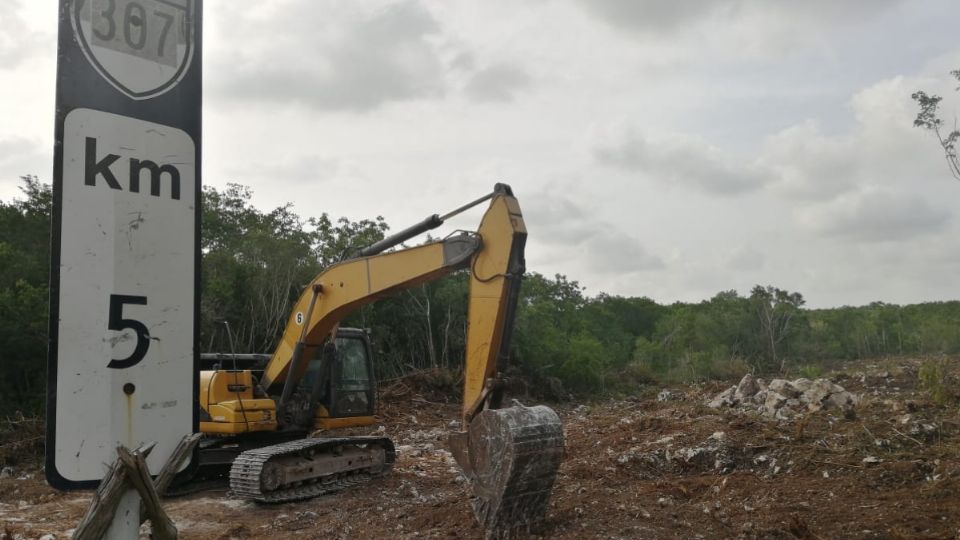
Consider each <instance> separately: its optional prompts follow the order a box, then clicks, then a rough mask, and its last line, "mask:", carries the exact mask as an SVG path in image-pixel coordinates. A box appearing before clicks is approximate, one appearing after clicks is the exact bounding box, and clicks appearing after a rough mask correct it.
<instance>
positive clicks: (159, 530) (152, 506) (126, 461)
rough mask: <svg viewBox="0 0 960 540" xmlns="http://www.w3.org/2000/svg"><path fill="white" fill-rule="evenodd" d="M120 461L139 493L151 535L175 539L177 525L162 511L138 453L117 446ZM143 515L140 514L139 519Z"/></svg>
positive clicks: (159, 539)
mask: <svg viewBox="0 0 960 540" xmlns="http://www.w3.org/2000/svg"><path fill="white" fill-rule="evenodd" d="M117 454H119V455H120V461H122V462H123V466H124V467H125V468H126V470H127V479H128V480H130V483H131V484H133V487H134V488H136V490H137V492H138V493H140V505H141V507H145V508H146V512H145V513H146V515H147V517H148V518H149V519H150V526H151V529H152V532H153V537H154V538H156V539H157V540H176V538H177V527H176V526H175V525H174V524H173V522H172V521H170V517H169V516H167V513H166V512H164V511H163V506H162V505H161V504H160V496H159V495H157V490H156V489H155V488H154V487H153V481H152V480H151V479H150V469H149V468H147V462H146V461H145V460H144V459H143V456H142V455H140V454H135V453H132V452H130V451H129V450H127V449H126V448H124V447H122V446H120V447H118V448H117ZM142 519H143V515H142V514H141V520H142Z"/></svg>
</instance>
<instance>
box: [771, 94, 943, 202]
mask: <svg viewBox="0 0 960 540" xmlns="http://www.w3.org/2000/svg"><path fill="white" fill-rule="evenodd" d="M931 87H933V88H935V89H937V90H938V91H941V90H944V89H943V88H942V83H940V84H937V83H934V82H933V81H929V80H924V79H906V78H904V77H894V78H891V79H887V80H883V81H880V82H877V83H875V84H872V85H870V86H868V87H866V88H864V89H862V90H860V91H858V92H857V93H856V94H854V95H853V96H852V98H851V99H850V109H851V110H852V112H853V117H854V124H853V126H852V128H851V129H850V130H849V131H847V132H845V133H840V134H827V133H824V132H823V131H822V130H821V128H820V127H819V125H818V123H817V122H815V121H813V120H806V121H804V122H802V123H800V124H797V125H794V126H791V127H789V128H786V129H784V130H782V131H780V132H779V133H776V134H773V135H771V136H769V137H767V139H766V140H765V141H764V143H763V145H762V150H761V158H760V163H761V164H762V165H763V166H764V167H766V168H769V169H771V170H773V171H775V172H776V175H777V181H776V182H775V183H774V184H772V185H771V187H772V188H773V190H774V191H775V192H776V193H778V194H780V195H782V196H785V197H789V198H799V199H801V200H802V201H808V202H818V201H820V202H822V201H828V200H831V199H834V198H836V197H838V196H841V195H843V194H847V193H851V192H856V191H857V190H859V189H863V188H878V187H897V186H899V187H906V186H915V185H917V183H918V182H920V183H926V182H930V183H931V184H932V183H934V182H937V181H938V180H937V177H939V176H947V174H948V173H947V170H946V167H945V165H943V162H942V156H940V155H939V154H940V151H939V149H938V148H937V146H936V143H935V142H934V141H932V140H930V138H929V137H927V136H926V135H927V134H925V133H924V132H922V131H921V130H919V129H917V128H914V127H913V118H914V117H915V116H916V105H915V104H914V103H913V101H912V100H911V99H910V94H911V92H913V91H914V90H916V89H917V88H931ZM946 90H947V91H950V89H946Z"/></svg>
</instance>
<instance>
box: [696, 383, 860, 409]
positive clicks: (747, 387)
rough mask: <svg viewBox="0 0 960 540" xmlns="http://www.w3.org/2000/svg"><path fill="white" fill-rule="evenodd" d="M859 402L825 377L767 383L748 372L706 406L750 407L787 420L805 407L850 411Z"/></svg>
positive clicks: (718, 407) (855, 397)
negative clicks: (738, 381)
mask: <svg viewBox="0 0 960 540" xmlns="http://www.w3.org/2000/svg"><path fill="white" fill-rule="evenodd" d="M858 402H859V398H858V397H857V396H856V395H855V394H852V393H850V392H847V391H846V390H844V388H843V387H842V386H840V385H837V384H834V383H832V382H830V381H829V380H827V379H816V380H813V381H811V380H810V379H805V378H800V379H796V380H793V381H788V380H786V379H773V380H772V381H770V382H769V383H767V382H766V381H765V380H763V379H760V378H754V376H753V375H751V374H749V373H747V374H746V375H744V376H743V379H741V380H740V383H739V384H737V385H736V386H731V387H730V388H728V389H726V390H724V391H723V392H721V393H720V394H718V395H717V396H716V397H714V398H713V399H712V400H710V401H709V402H708V403H707V406H708V407H712V408H714V409H721V408H726V407H739V408H742V409H753V410H756V412H758V413H760V414H762V415H764V416H769V417H772V418H777V419H781V420H786V419H789V418H792V417H793V416H795V415H796V414H798V413H800V412H802V411H804V410H808V411H819V410H821V409H840V410H849V409H851V408H853V407H854V406H856V405H857V403H858Z"/></svg>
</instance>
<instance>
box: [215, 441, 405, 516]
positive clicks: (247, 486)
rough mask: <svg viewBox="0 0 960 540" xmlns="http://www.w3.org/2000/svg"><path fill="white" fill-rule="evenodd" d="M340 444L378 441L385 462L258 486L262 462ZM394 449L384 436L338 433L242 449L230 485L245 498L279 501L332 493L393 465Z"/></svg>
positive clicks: (387, 469)
mask: <svg viewBox="0 0 960 540" xmlns="http://www.w3.org/2000/svg"><path fill="white" fill-rule="evenodd" d="M342 445H357V446H359V445H364V446H366V445H379V446H382V447H383V449H384V450H385V451H386V452H385V453H386V456H385V460H386V461H385V463H383V464H377V465H374V466H372V467H368V468H366V469H355V470H351V471H346V472H342V473H334V474H330V475H326V476H322V477H318V478H315V479H311V480H307V481H304V482H297V483H296V484H294V485H290V486H281V487H280V488H278V489H276V490H274V491H270V492H266V493H264V492H263V491H262V490H261V489H260V474H261V473H262V471H263V467H264V465H265V464H266V463H267V462H269V461H270V460H271V459H273V458H277V457H281V456H286V455H293V454H297V453H299V452H302V451H303V450H307V449H313V450H314V451H316V452H317V453H318V454H320V455H322V453H323V452H325V451H328V450H331V449H333V448H335V447H338V446H342ZM395 460H396V451H395V450H394V447H393V442H392V441H391V440H390V439H388V438H386V437H340V438H317V439H300V440H296V441H290V442H286V443H281V444H275V445H273V446H265V447H263V448H257V449H254V450H247V451H246V452H243V453H242V454H240V455H239V456H237V458H236V459H235V460H234V461H233V465H232V466H231V467H230V489H231V491H233V493H234V494H235V495H236V496H238V497H242V498H244V499H249V500H254V501H258V502H264V503H282V502H288V501H300V500H304V499H311V498H313V497H318V496H320V495H325V494H327V493H333V492H335V491H340V490H342V489H346V488H348V487H350V486H354V485H357V484H361V483H364V482H367V481H369V480H370V479H372V478H376V477H378V476H383V475H384V474H386V473H388V472H389V471H390V469H391V468H392V467H393V462H394V461H395Z"/></svg>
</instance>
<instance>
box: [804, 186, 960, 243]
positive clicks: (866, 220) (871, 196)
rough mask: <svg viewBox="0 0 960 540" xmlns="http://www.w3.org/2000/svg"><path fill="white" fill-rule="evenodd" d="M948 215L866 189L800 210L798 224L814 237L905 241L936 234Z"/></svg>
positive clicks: (912, 198)
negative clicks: (817, 235)
mask: <svg viewBox="0 0 960 540" xmlns="http://www.w3.org/2000/svg"><path fill="white" fill-rule="evenodd" d="M950 217H951V216H950V212H949V211H948V210H947V209H945V208H943V207H941V206H935V205H932V204H930V203H929V202H927V201H926V200H925V199H923V198H921V197H920V196H918V195H915V194H912V193H903V192H899V191H893V190H888V189H866V190H863V191H859V192H856V193H849V194H845V195H842V196H840V197H838V198H836V199H834V200H832V201H830V202H828V203H824V204H821V205H817V206H813V207H810V208H807V209H804V210H802V211H801V212H800V213H799V216H798V218H799V219H798V220H799V222H800V224H801V225H802V226H804V227H806V228H808V229H810V230H812V231H814V232H816V233H818V234H821V235H824V236H830V237H836V238H841V239H847V240H855V241H863V242H884V241H892V240H909V239H912V238H915V237H919V236H925V235H928V234H932V233H936V232H940V231H942V230H944V229H945V228H946V226H947V224H948V222H949V221H950Z"/></svg>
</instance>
